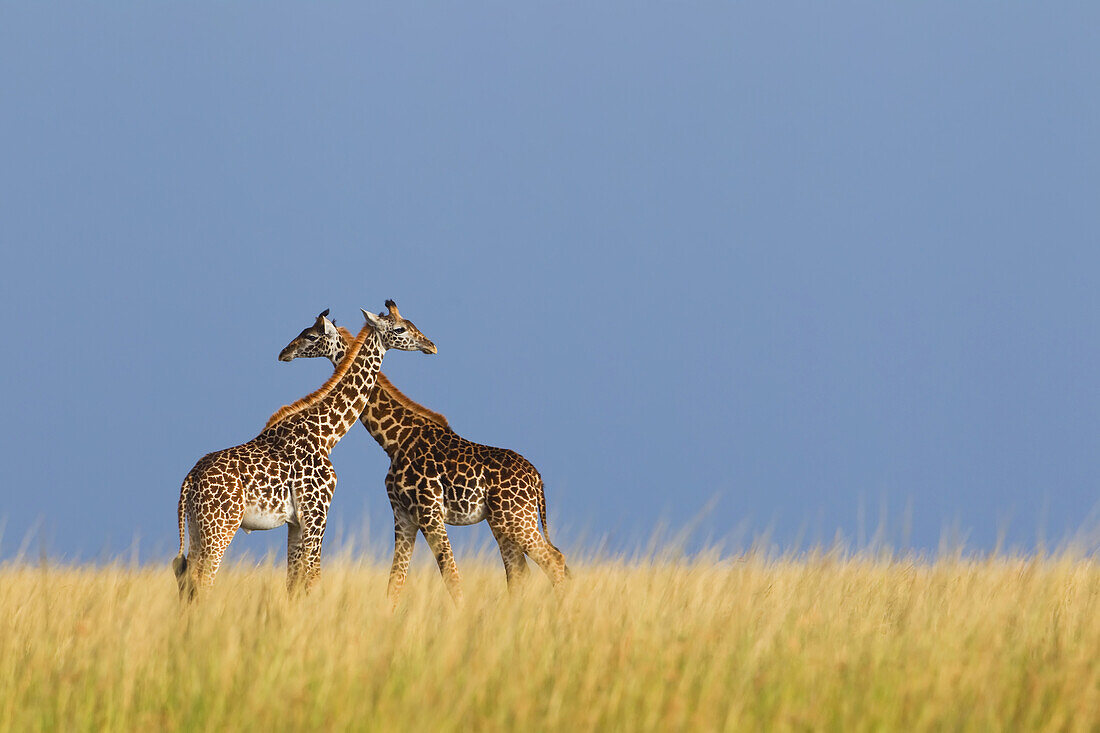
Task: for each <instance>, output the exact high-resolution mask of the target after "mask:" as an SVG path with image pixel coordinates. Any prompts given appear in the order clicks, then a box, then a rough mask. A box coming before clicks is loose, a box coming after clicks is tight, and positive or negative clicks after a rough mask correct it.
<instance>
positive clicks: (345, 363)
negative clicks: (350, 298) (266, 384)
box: [264, 324, 374, 430]
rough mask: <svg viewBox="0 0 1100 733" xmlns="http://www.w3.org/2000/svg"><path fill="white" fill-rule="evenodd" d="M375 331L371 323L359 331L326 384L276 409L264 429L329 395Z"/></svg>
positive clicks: (345, 331)
mask: <svg viewBox="0 0 1100 733" xmlns="http://www.w3.org/2000/svg"><path fill="white" fill-rule="evenodd" d="M341 330H342V331H344V333H347V334H348V336H351V333H349V332H348V331H347V329H341ZM373 332H374V329H373V328H371V327H370V324H367V325H365V326H363V328H362V329H361V330H360V331H359V335H358V336H356V337H355V338H354V339H351V340H350V343H349V344H348V350H347V353H346V354H344V358H343V360H342V361H341V362H340V363H339V364H338V365H337V367H336V371H334V372H333V373H332V376H331V377H329V378H328V379H327V380H326V381H325V383H324V384H322V385H321V386H320V387H318V388H317V389H315V390H314V391H312V392H310V393H309V394H307V395H306V396H305V397H302V398H301V399H299V400H296V401H294V402H291V403H290V404H289V405H283V406H282V407H280V408H279V409H278V410H276V411H275V414H273V415H272V416H271V417H269V418H268V419H267V425H264V430H267V429H268V428H270V427H271V426H272V425H275V424H276V423H279V422H282V421H283V420H286V419H287V418H288V417H290V416H291V415H296V414H298V413H299V412H301V411H302V410H306V409H309V408H310V407H313V406H314V405H316V404H317V403H318V402H320V401H321V400H323V399H324V398H325V397H327V396H328V394H329V392H331V391H332V390H333V389H334V388H335V387H336V385H337V383H338V382H339V381H340V380H341V379H343V378H344V375H345V374H347V373H348V370H349V369H351V365H352V363H353V362H354V361H355V357H357V356H358V355H359V352H360V351H361V350H362V349H363V344H364V343H366V341H367V337H368V336H370V335H371V334H372V333H373Z"/></svg>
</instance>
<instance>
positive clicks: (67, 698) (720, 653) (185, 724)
mask: <svg viewBox="0 0 1100 733" xmlns="http://www.w3.org/2000/svg"><path fill="white" fill-rule="evenodd" d="M574 554H575V555H576V557H575V558H574V556H573V555H574ZM570 567H571V568H572V570H573V577H572V578H571V580H570V581H569V583H568V584H567V585H566V587H565V589H564V591H563V592H562V593H560V594H555V593H554V592H553V591H552V590H551V586H550V583H549V582H548V581H547V579H546V578H545V577H544V576H543V575H542V574H541V573H539V572H537V571H536V572H534V573H532V574H531V576H530V577H529V578H528V582H526V583H525V584H524V586H523V587H522V588H521V589H520V590H519V592H517V593H509V592H508V591H507V589H506V585H505V581H504V573H503V571H502V570H501V568H500V565H499V560H497V559H495V558H492V557H491V556H489V555H488V554H486V553H479V554H476V555H474V556H467V555H465V553H463V555H462V556H460V570H461V572H462V575H463V583H464V584H465V587H466V588H467V593H466V597H465V602H464V603H463V605H462V606H460V607H458V608H456V607H455V606H454V605H453V604H452V603H451V601H450V599H449V597H448V595H447V593H446V591H445V589H444V585H443V583H442V582H441V581H440V578H439V573H438V571H437V570H436V568H435V567H434V565H432V564H431V563H429V562H427V561H426V560H424V559H423V558H422V559H421V561H420V562H418V563H416V566H415V567H414V569H413V572H411V573H410V576H409V586H408V588H407V591H406V594H405V595H404V596H403V597H402V601H401V604H400V606H399V607H398V609H397V611H396V613H393V614H391V613H390V611H389V607H388V604H387V603H386V600H385V586H386V579H387V574H388V571H389V566H388V563H386V562H385V561H382V560H376V559H373V558H365V559H359V558H356V557H354V556H352V555H351V554H348V553H345V554H342V555H339V554H338V555H335V556H330V557H329V559H327V560H326V563H325V567H324V574H323V577H322V579H321V582H320V583H319V584H318V586H317V588H316V589H315V590H314V591H313V592H312V593H311V594H310V595H309V596H307V597H305V598H301V599H298V600H296V601H292V600H290V599H288V598H287V595H286V590H285V569H284V567H283V566H282V564H281V563H271V562H269V561H266V562H263V563H260V564H255V563H248V562H234V563H230V564H228V565H227V566H226V567H225V568H223V570H222V572H221V573H220V574H219V582H218V583H217V584H216V585H215V586H214V588H213V589H212V591H211V592H210V593H209V595H208V596H207V597H205V598H203V599H202V601H201V602H200V603H198V604H196V605H194V606H193V607H191V608H187V607H185V606H182V605H181V604H180V602H179V599H178V594H177V592H176V584H175V581H174V579H173V577H172V573H171V572H170V570H169V569H168V566H167V564H165V563H150V564H147V565H125V564H122V563H117V564H107V565H103V564H100V565H54V564H50V563H48V562H41V563H38V564H35V563H30V562H23V561H14V562H8V563H6V564H3V565H0V588H2V590H0V625H2V626H0V665H3V669H0V729H2V730H45V729H97V730H134V729H142V728H150V727H153V726H156V727H158V728H164V729H167V730H189V729H197V728H201V729H265V728H266V729H277V730H291V729H302V728H317V727H321V728H328V729H343V728H350V729H362V730H396V729H408V728H417V727H424V726H430V727H432V728H434V729H439V730H467V729H470V728H471V727H474V728H479V729H521V728H530V729H536V730H539V729H545V730H562V729H580V730H596V729H599V730H605V729H611V730H641V729H648V730H669V729H696V730H698V729H704V730H714V729H726V730H752V729H759V728H761V727H767V728H778V729H790V728H806V727H811V728H826V729H833V730H867V729H895V730H902V729H904V730H920V729H943V728H952V729H975V730H979V729H980V730H989V729H1068V730H1089V729H1094V728H1095V727H1096V725H1097V724H1098V723H1100V718H1098V717H1097V713H1096V711H1097V710H1098V709H1100V660H1098V659H1097V655H1096V653H1095V651H1096V649H1100V623H1097V621H1096V618H1097V610H1098V603H1100V566H1098V564H1097V563H1096V561H1095V559H1094V558H1093V557H1092V556H1090V555H1087V554H1082V553H1076V552H1072V551H1068V550H1067V551H1061V552H1059V553H1056V554H1048V555H1043V554H1030V555H1008V554H989V555H984V556H970V557H968V556H965V555H963V554H961V553H944V554H941V555H940V556H935V557H934V556H926V555H899V554H895V553H891V552H886V551H884V552H881V553H879V554H877V555H876V554H874V553H871V552H864V553H850V552H847V551H844V550H842V549H835V550H832V551H810V552H807V553H804V554H800V555H797V556H795V555H789V556H779V555H770V554H768V553H765V552H762V551H749V552H747V553H745V554H741V555H727V556H724V555H721V554H719V553H717V552H710V553H706V552H705V553H701V554H698V555H693V556H684V555H679V554H677V553H675V552H671V551H670V552H667V553H666V552H662V551H660V549H658V551H657V552H656V553H655V554H652V555H650V556H640V557H636V558H634V559H630V560H627V559H621V558H599V557H592V556H589V557H585V556H584V555H583V553H580V554H577V553H572V554H570Z"/></svg>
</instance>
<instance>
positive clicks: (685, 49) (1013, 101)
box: [0, 2, 1100, 559]
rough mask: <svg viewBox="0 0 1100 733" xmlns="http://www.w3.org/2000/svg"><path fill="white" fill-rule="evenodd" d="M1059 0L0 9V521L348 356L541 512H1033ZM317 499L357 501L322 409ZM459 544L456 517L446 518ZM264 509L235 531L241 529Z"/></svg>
mask: <svg viewBox="0 0 1100 733" xmlns="http://www.w3.org/2000/svg"><path fill="white" fill-rule="evenodd" d="M1098 29H1100V10H1098V9H1097V6H1096V5H1094V4H1088V3H1079V4H1054V5H1052V4H1043V5H1041V6H1027V7H1025V6H1023V5H1011V6H1006V5H1004V4H999V3H947V2H933V3H919V4H908V5H897V4H889V5H886V4H876V3H861V2H842V3H829V4H816V3H790V4H781V3H720V4H719V3H666V4H638V3H616V2H612V3H596V4H591V3H586V4H580V3H565V4H561V3H521V4H518V5H517V4H505V3H487V4H480V5H473V6H471V5H469V4H463V5H461V6H460V5H454V4H424V3H402V4H399V5H397V6H392V7H382V6H374V7H363V4H361V3H346V4H345V3H330V4H325V5H323V6H316V5H311V6H295V5H289V4H265V5H264V6H263V7H262V8H261V7H260V6H255V5H241V4H237V5H232V6H227V5H225V4H212V3H211V4H206V3H200V4H193V5H188V6H183V5H172V4H159V3H158V4H145V3H129V4H123V3H119V4H113V5H111V6H109V7H100V6H97V5H93V4H84V5H82V6H78V7H73V6H71V5H62V4H47V3H26V4H24V5H23V6H22V7H12V6H10V5H9V6H6V7H5V8H4V9H3V10H0V160H2V161H3V162H2V165H0V245H2V246H0V277H2V278H3V287H2V288H0V304H2V306H3V311H4V313H5V314H6V320H7V327H6V329H5V339H4V342H5V343H4V350H3V356H4V358H3V359H2V360H0V383H2V384H3V385H4V387H5V411H4V412H5V415H6V417H7V419H6V420H5V421H4V422H3V424H2V426H0V451H2V453H0V458H2V460H0V492H2V493H0V497H2V505H0V516H2V517H4V518H5V530H4V534H3V536H2V538H0V556H11V555H12V554H14V552H15V551H16V550H17V548H18V546H19V544H20V542H21V541H22V540H23V538H24V537H26V536H27V535H28V533H29V532H30V531H31V530H32V528H34V527H38V528H39V529H38V530H37V534H35V537H36V539H35V540H34V541H33V544H32V546H31V547H32V552H37V551H38V549H39V547H42V548H45V550H46V551H47V552H49V553H50V554H52V555H55V556H58V557H64V558H70V559H76V558H85V559H87V558H97V557H108V556H111V555H112V554H114V553H118V552H122V551H124V550H126V548H128V547H130V546H131V545H132V544H133V542H134V540H135V538H138V540H139V541H140V546H141V547H142V548H143V550H142V551H143V553H144V554H145V556H149V557H155V558H160V557H164V556H167V555H170V554H172V552H173V551H174V550H173V548H174V543H175V539H174V534H175V503H176V499H177V497H178V491H179V484H180V481H181V480H182V479H183V477H184V475H185V474H186V473H187V471H188V470H189V469H190V468H191V466H192V465H193V464H194V462H195V461H196V460H197V459H198V458H199V457H200V456H202V455H203V454H204V453H206V452H208V451H212V450H216V449H220V448H223V447H227V446H230V445H234V444H237V443H240V442H244V441H246V440H248V439H250V438H251V437H253V436H254V435H255V434H256V433H257V432H258V431H259V430H260V428H261V427H262V426H263V423H264V421H265V420H266V418H267V416H268V415H269V414H270V413H271V412H273V411H274V410H275V409H276V408H278V407H279V406H280V405H282V404H284V403H286V402H288V401H290V400H292V399H294V398H296V397H298V396H301V395H302V394H304V393H306V392H308V391H310V390H311V389H313V388H314V387H315V386H317V385H319V384H320V383H321V382H322V381H323V380H324V379H325V378H326V377H327V376H328V374H329V373H330V369H331V367H330V366H329V365H327V364H325V363H322V362H320V361H311V362H295V363H292V364H280V363H278V362H277V361H276V355H277V354H278V352H279V350H280V349H281V348H282V346H283V345H285V343H286V342H287V341H288V340H289V339H290V338H291V337H292V336H293V335H295V334H296V333H297V332H298V331H299V330H300V329H301V328H303V327H305V326H306V325H308V323H309V322H310V319H311V318H312V317H313V316H314V315H316V313H317V312H318V311H320V310H321V309H323V308H328V307H330V308H332V311H333V313H334V315H335V316H336V317H337V318H338V319H339V320H341V321H342V322H343V323H345V324H347V325H349V326H357V325H358V324H359V322H360V321H359V319H360V318H361V317H360V316H358V309H359V307H360V306H364V307H369V308H372V309H375V310H378V309H381V307H382V302H383V301H384V300H385V299H386V298H394V299H396V300H397V302H398V303H399V304H400V305H401V308H402V312H403V313H405V314H406V315H407V316H408V317H410V318H412V319H413V320H414V321H416V323H417V324H418V326H420V327H421V329H422V330H423V331H424V332H425V333H426V334H427V335H428V336H429V337H430V338H432V339H433V340H435V342H436V343H437V344H438V346H439V355H438V356H434V357H426V356H424V355H421V354H408V353H392V354H390V355H389V356H387V358H386V361H385V364H384V370H385V371H386V372H387V373H388V374H389V375H390V377H391V378H392V379H393V381H394V382H395V383H396V384H397V385H398V386H400V387H401V388H402V389H404V390H405V391H406V392H407V393H408V394H409V395H410V396H412V397H414V398H417V399H419V400H421V401H422V402H423V403H424V404H426V405H428V406H430V407H432V408H433V409H437V410H439V411H441V412H443V413H445V414H446V415H447V416H448V417H449V418H450V419H451V422H452V424H453V426H454V427H455V428H456V429H457V430H458V431H459V432H460V433H461V434H462V435H465V436H466V437H468V438H470V439H473V440H476V441H479V442H485V443H489V444H493V445H500V446H505V447H510V448H514V449H516V450H518V451H520V452H521V453H523V454H524V455H525V456H527V457H528V458H529V459H531V461H532V462H533V463H535V465H536V466H537V467H538V468H539V469H540V470H541V471H542V473H543V475H544V477H545V479H546V483H547V487H548V495H549V508H550V518H551V527H552V531H553V536H554V537H555V538H558V539H561V540H562V544H563V545H564V546H565V547H567V548H569V547H572V548H577V547H580V546H581V545H584V544H586V543H587V544H588V545H592V544H595V543H596V542H598V541H600V540H601V539H602V540H605V541H606V544H607V546H608V547H610V548H611V549H613V550H629V549H630V548H632V547H634V546H635V545H636V544H637V543H638V542H642V541H644V540H645V539H646V538H648V537H650V536H651V535H652V533H653V532H654V530H655V528H656V527H657V526H659V525H661V524H662V523H663V524H666V525H670V526H671V527H673V528H679V527H684V526H686V525H689V524H690V525H691V526H692V527H694V528H695V533H696V534H695V537H696V541H697V542H704V541H706V539H707V538H722V537H733V538H735V539H741V540H744V539H749V540H751V539H752V538H753V537H754V536H757V535H760V534H763V533H768V534H769V535H770V536H771V537H772V539H773V540H774V541H775V542H776V543H778V544H779V545H780V546H792V545H793V544H794V543H796V542H813V541H824V542H829V541H831V540H832V539H833V537H834V536H835V535H836V533H837V532H838V531H839V532H841V533H843V535H844V536H846V537H849V538H851V539H852V540H853V541H855V540H857V539H858V538H859V537H860V535H861V534H864V535H866V534H869V533H870V532H871V531H873V530H874V528H875V527H876V526H877V525H879V523H880V517H885V528H886V535H887V539H888V540H890V541H891V542H892V543H893V544H895V545H898V546H903V547H905V546H912V547H915V548H919V549H934V548H935V547H936V546H937V545H938V543H939V542H940V540H941V537H943V535H944V532H945V527H954V528H958V529H959V530H960V531H961V532H962V534H963V535H964V536H965V537H966V538H967V539H968V541H969V543H970V544H971V546H973V547H975V548H984V549H988V548H990V547H993V546H994V545H995V543H996V542H997V539H998V537H999V536H1002V535H1003V537H1004V539H1005V541H1006V543H1007V544H1009V545H1011V546H1018V547H1024V548H1030V547H1034V546H1035V544H1036V542H1038V541H1039V540H1041V539H1042V538H1043V537H1044V536H1045V537H1046V538H1047V539H1048V540H1050V539H1060V538H1063V537H1065V536H1066V535H1067V533H1070V532H1072V531H1074V530H1075V529H1076V528H1078V527H1080V526H1081V525H1082V523H1086V522H1088V518H1089V515H1090V512H1092V511H1093V509H1094V507H1095V506H1096V504H1097V501H1098V499H1100V492H1098V483H1100V481H1098V479H1100V451H1098V450H1097V449H1098V447H1100V445H1098V443H1100V440H1098V439H1100V390H1098V388H1097V385H1098V382H1100V376H1098V375H1100V368H1098V367H1100V328H1098V326H1100V309H1098V306H1100V298H1098V296H1097V287H1096V278H1097V273H1098V271H1100V249H1098V244H1100V237H1098V235H1100V208H1098V206H1097V204H1098V202H1100V145H1098V143H1097V136H1096V131H1097V130H1100V95H1098V94H1097V93H1096V92H1097V87H1096V80H1097V70H1098V69H1100V30H1098ZM333 462H334V464H335V466H336V469H337V473H338V474H339V476H340V483H339V486H338V488H337V497H336V500H335V502H334V506H333V509H332V524H331V525H330V526H332V527H334V533H333V535H334V536H336V535H339V534H340V533H342V532H356V531H359V530H360V528H362V527H363V526H364V525H369V531H370V536H371V538H372V540H371V541H372V542H373V543H375V544H376V545H377V546H378V547H379V548H381V547H384V546H386V545H388V543H389V541H390V515H389V508H388V503H387V501H386V498H385V494H384V490H383V486H382V479H383V476H384V473H385V469H386V465H387V463H386V458H385V455H384V454H383V453H382V451H381V450H380V449H378V448H377V446H376V445H375V444H374V443H373V441H371V439H370V438H369V436H368V435H367V434H366V432H365V431H363V430H362V429H358V428H357V429H356V430H354V431H353V432H352V433H351V434H349V435H348V437H347V438H345V440H344V441H343V442H342V443H341V444H340V445H339V446H338V447H337V449H336V450H335V452H334V453H333ZM452 537H454V538H456V541H457V542H458V544H462V545H463V546H469V543H476V542H480V541H483V540H485V539H486V538H487V537H488V532H487V531H486V530H485V529H484V528H477V529H456V530H454V531H453V532H452ZM284 542H285V540H284V534H283V532H282V531H281V530H278V531H275V532H266V533H254V534H252V535H251V536H248V537H244V536H243V535H242V536H241V537H239V538H238V540H237V541H235V542H234V548H235V551H237V552H244V551H249V552H264V551H266V550H267V549H268V548H280V547H282V546H283V543H284Z"/></svg>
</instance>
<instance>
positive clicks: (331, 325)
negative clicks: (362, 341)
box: [321, 318, 339, 336]
mask: <svg viewBox="0 0 1100 733" xmlns="http://www.w3.org/2000/svg"><path fill="white" fill-rule="evenodd" d="M321 320H322V321H323V322H324V324H325V335H326V336H335V335H336V334H338V333H339V331H337V330H336V322H335V321H330V320H329V319H327V318H322V319H321Z"/></svg>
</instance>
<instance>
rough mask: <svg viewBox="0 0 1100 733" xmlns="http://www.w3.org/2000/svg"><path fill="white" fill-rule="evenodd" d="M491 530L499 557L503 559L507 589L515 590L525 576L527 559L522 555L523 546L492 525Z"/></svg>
mask: <svg viewBox="0 0 1100 733" xmlns="http://www.w3.org/2000/svg"><path fill="white" fill-rule="evenodd" d="M492 530H493V537H495V538H496V541H497V545H498V546H499V547H500V559H501V560H503V561H504V575H505V577H506V578H507V579H508V590H516V589H517V588H519V587H520V584H521V583H523V581H524V579H525V578H526V577H527V560H526V559H524V557H523V548H522V547H521V546H520V545H519V543H518V542H516V541H515V540H513V539H512V538H511V537H509V536H508V535H507V534H505V533H504V532H503V531H501V530H498V529H497V528H496V527H492Z"/></svg>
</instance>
